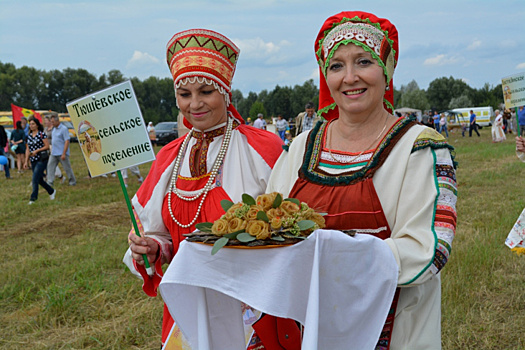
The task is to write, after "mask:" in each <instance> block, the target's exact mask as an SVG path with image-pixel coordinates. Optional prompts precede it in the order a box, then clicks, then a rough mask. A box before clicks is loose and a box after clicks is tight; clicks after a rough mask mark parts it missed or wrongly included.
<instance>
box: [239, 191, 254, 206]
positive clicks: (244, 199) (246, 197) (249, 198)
mask: <svg viewBox="0 0 525 350" xmlns="http://www.w3.org/2000/svg"><path fill="white" fill-rule="evenodd" d="M242 202H243V203H244V204H248V205H255V204H256V203H255V199H253V197H252V196H250V195H249V194H248V193H244V194H243V195H242Z"/></svg>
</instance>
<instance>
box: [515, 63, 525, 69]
mask: <svg viewBox="0 0 525 350" xmlns="http://www.w3.org/2000/svg"><path fill="white" fill-rule="evenodd" d="M516 69H525V62H523V63H520V64H518V65H517V66H516Z"/></svg>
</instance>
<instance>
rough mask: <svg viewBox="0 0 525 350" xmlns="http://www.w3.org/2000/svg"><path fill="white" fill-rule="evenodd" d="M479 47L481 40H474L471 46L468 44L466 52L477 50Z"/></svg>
mask: <svg viewBox="0 0 525 350" xmlns="http://www.w3.org/2000/svg"><path fill="white" fill-rule="evenodd" d="M480 46H481V40H478V39H476V40H474V41H473V42H472V44H470V45H469V46H468V47H467V50H475V49H477V48H478V47H480Z"/></svg>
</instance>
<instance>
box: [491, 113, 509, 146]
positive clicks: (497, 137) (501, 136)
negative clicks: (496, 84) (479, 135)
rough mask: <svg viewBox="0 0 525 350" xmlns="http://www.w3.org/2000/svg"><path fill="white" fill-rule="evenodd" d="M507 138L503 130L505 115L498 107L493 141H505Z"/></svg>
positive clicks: (493, 126) (493, 129) (493, 127)
mask: <svg viewBox="0 0 525 350" xmlns="http://www.w3.org/2000/svg"><path fill="white" fill-rule="evenodd" d="M506 139H507V137H506V136H505V131H504V130H503V115H501V114H500V112H499V109H496V118H495V119H494V124H492V142H503V141H505V140H506Z"/></svg>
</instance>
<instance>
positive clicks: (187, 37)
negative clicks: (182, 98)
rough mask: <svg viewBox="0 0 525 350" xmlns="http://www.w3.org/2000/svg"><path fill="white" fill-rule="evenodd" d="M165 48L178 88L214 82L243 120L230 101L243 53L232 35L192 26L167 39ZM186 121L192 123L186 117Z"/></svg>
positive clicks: (241, 120) (176, 87)
mask: <svg viewBox="0 0 525 350" xmlns="http://www.w3.org/2000/svg"><path fill="white" fill-rule="evenodd" d="M166 51H167V52H166V60H167V62H168V66H169V68H170V72H171V75H172V76H173V84H174V88H175V91H177V89H178V88H180V87H181V86H182V85H186V84H188V83H194V82H196V81H197V82H199V83H205V84H207V85H213V86H214V87H215V88H216V89H217V90H218V91H219V92H220V93H221V94H222V95H224V99H225V101H226V105H227V107H228V111H230V112H231V113H232V115H233V116H234V117H235V119H237V120H238V121H239V122H240V123H244V121H243V119H242V117H241V116H240V115H239V113H238V112H237V110H235V107H234V106H233V105H231V104H230V101H231V86H232V80H233V75H234V73H235V66H236V64H237V59H238V58H239V53H240V50H239V48H238V47H237V46H236V45H235V44H234V43H233V42H232V41H231V40H230V39H228V38H227V37H225V36H224V35H222V34H220V33H217V32H214V31H212V30H208V29H189V30H185V31H182V32H180V33H177V34H175V35H174V36H173V37H172V38H171V40H170V41H169V42H168V44H167V46H166ZM184 122H185V124H186V126H190V125H188V124H189V123H188V122H187V120H186V119H184Z"/></svg>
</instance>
